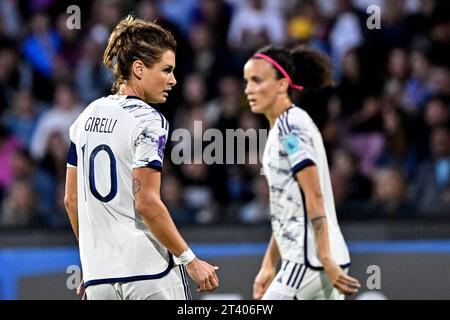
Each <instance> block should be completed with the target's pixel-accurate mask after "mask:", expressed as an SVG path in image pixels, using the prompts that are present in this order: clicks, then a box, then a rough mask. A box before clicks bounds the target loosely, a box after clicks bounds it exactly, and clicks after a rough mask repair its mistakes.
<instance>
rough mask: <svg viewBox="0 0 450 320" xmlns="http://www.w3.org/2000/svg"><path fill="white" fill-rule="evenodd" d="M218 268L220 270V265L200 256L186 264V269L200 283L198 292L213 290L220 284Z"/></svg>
mask: <svg viewBox="0 0 450 320" xmlns="http://www.w3.org/2000/svg"><path fill="white" fill-rule="evenodd" d="M217 270H219V267H218V266H212V265H210V264H209V263H207V262H206V261H203V260H200V259H198V258H195V259H194V260H192V261H191V262H190V263H188V264H187V265H186V271H187V272H188V274H189V276H190V277H191V278H192V280H194V281H195V282H196V283H197V285H198V287H197V292H205V291H206V292H211V291H214V290H215V289H216V288H217V287H218V286H219V278H218V277H217V274H216V271H217Z"/></svg>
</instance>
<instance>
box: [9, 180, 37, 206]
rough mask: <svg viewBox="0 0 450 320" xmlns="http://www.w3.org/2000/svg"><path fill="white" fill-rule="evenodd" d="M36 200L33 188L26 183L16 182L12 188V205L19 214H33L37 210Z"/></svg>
mask: <svg viewBox="0 0 450 320" xmlns="http://www.w3.org/2000/svg"><path fill="white" fill-rule="evenodd" d="M34 198H35V197H34V192H33V188H32V187H31V185H30V184H29V183H27V182H25V181H20V182H16V183H15V184H14V185H13V186H12V188H11V193H10V200H11V204H12V207H13V208H14V209H15V210H16V211H17V213H18V214H20V213H21V212H30V211H31V212H32V211H33V209H34V208H35V200H34Z"/></svg>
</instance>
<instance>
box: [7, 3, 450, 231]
mask: <svg viewBox="0 0 450 320" xmlns="http://www.w3.org/2000/svg"><path fill="white" fill-rule="evenodd" d="M72 4H76V5H78V6H79V7H80V9H81V28H80V29H73V30H71V29H69V28H68V27H67V24H66V22H67V19H68V18H69V17H70V14H72V13H73V12H70V13H69V14H68V13H66V10H67V8H68V7H69V6H70V5H72ZM370 5H377V6H379V8H381V28H380V29H374V30H371V29H370V28H368V27H367V20H368V18H369V16H370V14H368V13H367V8H368V6H370ZM129 12H133V13H134V14H135V16H136V17H139V18H144V19H148V20H151V21H157V22H158V23H159V24H161V25H163V26H164V27H166V28H168V29H169V30H171V31H172V33H173V34H174V35H175V37H176V39H177V42H178V51H177V67H176V69H175V75H176V77H177V80H178V84H177V86H176V90H175V92H174V93H173V95H172V96H171V97H170V98H169V100H168V102H167V103H166V104H164V105H162V106H157V108H158V109H159V110H160V111H161V112H162V113H163V114H164V115H165V116H166V117H167V118H168V120H169V122H170V124H171V131H173V130H175V129H177V128H186V129H188V130H190V131H191V132H192V136H193V139H198V140H199V141H200V143H201V139H202V137H201V136H196V135H195V132H194V129H193V124H194V121H202V127H203V130H206V129H208V128H217V129H219V130H220V131H222V132H224V133H225V130H226V129H239V128H241V129H243V130H246V129H249V128H256V129H268V123H267V122H266V121H265V120H264V119H263V117H262V116H257V115H253V114H251V113H250V112H249V107H248V104H247V101H246V99H245V96H244V92H243V90H244V83H243V81H242V67H243V65H244V64H245V62H246V60H247V59H248V58H249V57H250V56H251V55H252V53H253V52H254V51H255V50H256V49H258V48H260V47H262V46H264V45H266V44H274V45H279V46H287V47H292V46H295V45H297V44H303V43H306V44H309V45H311V46H313V47H315V48H318V49H320V50H322V51H324V52H326V53H328V54H329V55H330V56H331V57H332V59H333V63H334V67H335V74H336V86H335V87H334V88H328V89H324V90H322V91H320V92H306V93H304V94H302V95H301V96H299V97H296V101H297V103H298V104H299V105H300V106H301V107H302V108H304V109H305V110H306V111H307V112H309V113H310V115H311V116H312V117H313V119H314V121H315V122H316V123H317V125H318V126H319V128H320V129H321V131H322V134H323V139H324V142H325V145H326V148H327V151H328V160H329V165H330V171H331V175H332V182H333V188H334V196H335V200H336V205H337V208H338V217H340V218H343V219H345V218H358V219H364V218H367V219H372V218H391V217H402V218H413V217H438V218H446V217H447V218H449V217H450V126H449V123H450V114H449V112H450V109H449V107H450V4H449V2H448V1H438V0H436V1H433V0H389V1H388V0H353V1H351V0H142V1H121V0H94V1H90V2H80V3H77V1H66V0H62V1H60V0H33V1H32V0H0V119H1V122H0V226H1V227H3V228H24V227H38V228H65V227H68V225H69V221H68V218H67V216H66V213H65V209H64V203H63V198H64V181H65V170H66V169H65V167H66V156H67V150H68V145H69V138H68V130H69V127H70V125H71V124H72V122H73V121H74V120H75V119H76V117H77V116H78V115H79V114H80V112H81V111H82V110H83V108H85V107H86V106H87V105H88V104H89V103H90V102H91V101H93V100H95V99H97V98H99V97H101V96H104V95H108V94H110V89H111V84H112V82H113V78H112V75H111V73H110V72H109V71H108V70H107V69H106V68H105V67H104V66H102V64H101V58H102V54H103V50H104V48H105V46H106V43H107V40H108V36H109V34H110V32H111V30H112V28H113V27H114V26H115V25H116V24H117V22H118V21H119V20H120V19H121V18H122V17H124V16H125V15H127V14H128V13H129ZM174 145H175V144H174V143H169V145H168V146H167V147H166V155H165V163H164V170H163V180H162V190H161V192H162V197H163V200H164V201H165V203H166V205H167V207H168V209H169V210H170V212H171V214H172V216H173V218H174V219H175V221H176V222H177V223H179V224H182V223H186V224H189V223H192V224H194V223H195V224H214V223H224V222H233V223H247V224H251V223H267V221H269V217H270V213H269V202H268V195H269V190H268V187H267V184H266V181H265V178H264V176H262V175H261V174H260V165H259V164H258V163H257V164H249V162H253V163H254V162H256V161H255V160H257V159H258V154H257V153H255V152H252V151H251V150H249V151H248V152H247V153H246V155H245V158H246V160H247V161H246V162H247V164H235V165H225V164H214V165H207V164H185V165H181V166H177V165H173V163H172V162H171V161H170V153H171V150H172V148H173V147H174ZM204 146H206V145H205V144H204ZM193 157H201V155H195V154H193ZM250 160H253V161H250Z"/></svg>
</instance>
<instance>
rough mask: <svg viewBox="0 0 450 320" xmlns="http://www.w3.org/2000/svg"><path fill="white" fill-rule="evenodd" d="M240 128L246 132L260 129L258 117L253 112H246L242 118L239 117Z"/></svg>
mask: <svg viewBox="0 0 450 320" xmlns="http://www.w3.org/2000/svg"><path fill="white" fill-rule="evenodd" d="M239 127H240V128H241V129H242V130H244V131H247V130H249V129H256V130H258V129H259V122H258V119H257V118H256V116H255V115H254V114H253V113H251V112H244V113H243V114H242V115H241V116H240V117H239Z"/></svg>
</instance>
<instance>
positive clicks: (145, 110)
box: [119, 96, 169, 130]
mask: <svg viewBox="0 0 450 320" xmlns="http://www.w3.org/2000/svg"><path fill="white" fill-rule="evenodd" d="M119 105H120V107H121V108H122V109H123V110H124V111H126V112H127V113H128V114H129V115H130V116H132V117H133V118H135V119H136V120H138V122H139V123H140V124H141V125H143V126H157V127H162V128H163V129H165V130H169V124H168V122H167V119H166V118H165V117H164V116H163V115H162V114H161V113H160V112H159V111H158V110H156V109H155V108H153V107H152V106H151V105H149V104H148V103H146V102H145V101H144V100H142V99H141V98H139V97H135V96H126V97H124V98H123V99H122V100H121V101H120V104H119Z"/></svg>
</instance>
